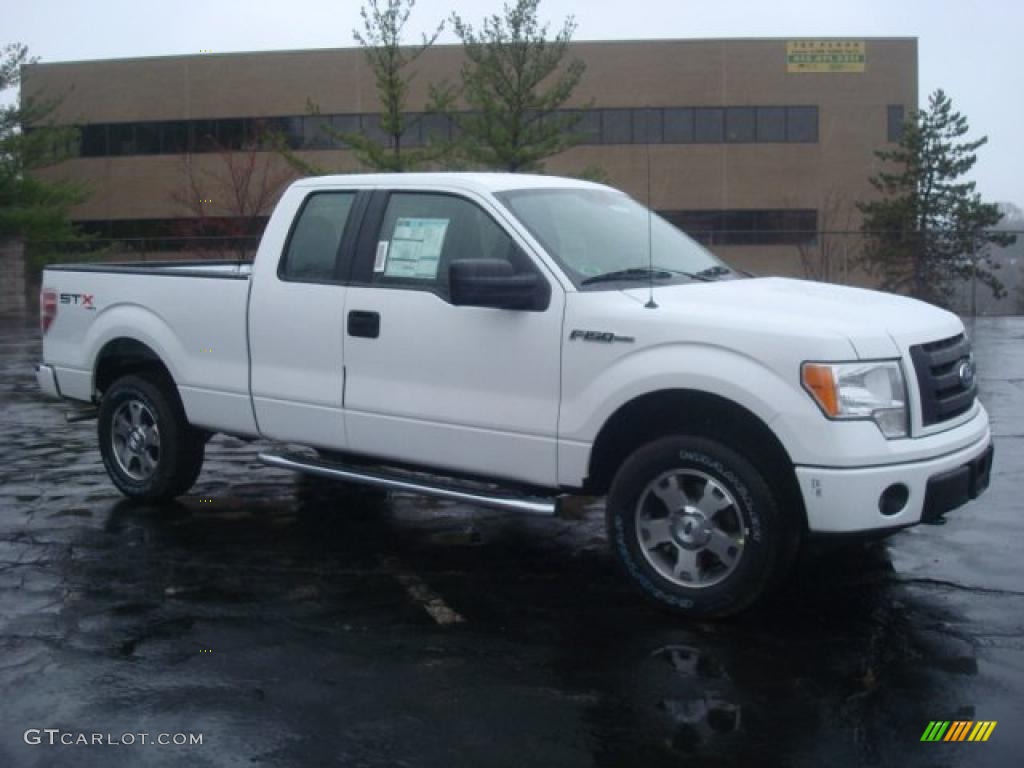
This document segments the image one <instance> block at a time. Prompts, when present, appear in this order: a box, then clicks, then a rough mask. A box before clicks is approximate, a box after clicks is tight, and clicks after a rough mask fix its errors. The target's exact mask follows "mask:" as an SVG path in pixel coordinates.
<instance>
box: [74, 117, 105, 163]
mask: <svg viewBox="0 0 1024 768" xmlns="http://www.w3.org/2000/svg"><path fill="white" fill-rule="evenodd" d="M81 136H82V138H81V149H80V150H79V154H81V156H82V157H106V156H107V155H109V154H110V152H109V151H108V150H107V126H105V125H83V126H82V131H81Z"/></svg>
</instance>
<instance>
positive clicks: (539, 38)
mask: <svg viewBox="0 0 1024 768" xmlns="http://www.w3.org/2000/svg"><path fill="white" fill-rule="evenodd" d="M539 4H540V0H514V2H512V3H511V4H510V3H506V4H505V6H504V13H503V15H501V16H499V15H492V16H489V17H488V18H486V19H484V22H483V26H482V28H481V29H480V30H477V29H475V28H474V27H473V26H472V25H470V24H469V23H467V22H466V21H464V20H463V19H462V18H460V17H459V16H458V15H457V14H454V13H453V14H452V17H451V21H452V26H453V27H454V29H455V34H456V35H457V36H458V37H459V39H460V40H461V41H462V45H463V50H464V54H465V57H466V61H465V63H464V64H463V67H462V72H461V80H462V82H461V88H460V89H458V91H457V90H456V88H455V87H453V86H451V85H448V84H444V85H441V86H439V87H435V88H434V89H433V96H434V104H435V106H436V108H437V109H438V110H440V111H444V112H445V113H446V114H448V115H449V118H450V119H451V121H452V122H453V124H454V127H455V129H456V131H457V133H458V141H457V144H456V150H457V152H458V154H459V155H460V156H461V157H462V158H464V159H465V161H466V162H467V163H468V164H469V165H471V166H482V167H485V168H497V169H502V170H506V171H537V170H541V169H542V168H543V161H544V160H545V159H546V158H548V157H551V156H552V155H556V154H558V153H559V152H562V151H563V150H565V149H568V148H569V147H571V146H573V145H574V144H575V143H577V142H578V137H576V136H575V135H573V130H574V129H575V127H576V126H577V124H578V123H579V120H580V117H579V115H576V114H565V113H562V112H560V111H559V110H561V109H562V107H563V106H564V105H565V104H566V102H567V101H568V100H569V98H570V97H571V96H572V94H573V91H575V89H576V86H577V85H579V82H580V80H581V79H582V77H583V71H584V64H583V62H582V61H580V60H578V59H572V60H568V61H567V60H566V56H567V54H568V49H569V41H570V40H571V38H572V35H573V32H574V31H575V30H576V22H575V20H574V19H573V17H571V16H570V17H568V18H567V19H566V20H565V21H564V23H563V24H562V28H561V30H559V32H558V34H556V35H555V36H554V38H553V39H549V35H548V29H549V28H548V25H547V24H543V25H542V24H541V23H540V21H539V20H538V18H537V7H538V5H539ZM459 101H461V103H462V104H464V105H465V107H467V108H468V111H459V110H457V109H456V107H457V106H458V102H459Z"/></svg>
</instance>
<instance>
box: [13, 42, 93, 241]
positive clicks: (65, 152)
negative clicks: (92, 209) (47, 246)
mask: <svg viewBox="0 0 1024 768" xmlns="http://www.w3.org/2000/svg"><path fill="white" fill-rule="evenodd" d="M35 61H36V59H34V58H31V57H29V55H28V48H27V47H26V46H24V45H22V44H20V43H11V44H9V45H6V46H4V48H3V49H2V52H0V92H3V91H6V90H7V89H9V88H14V87H16V86H18V85H19V84H20V82H21V68H22V66H24V65H25V64H32V63H34V62H35ZM56 107H57V102H55V101H48V100H44V99H41V98H39V97H34V96H31V95H26V94H24V93H23V94H21V99H20V101H19V103H16V104H10V105H7V106H3V107H0V236H16V237H23V238H25V239H26V240H29V241H56V240H68V239H73V238H74V237H75V230H74V227H73V226H72V224H71V221H70V218H69V212H70V209H71V207H72V206H73V205H76V204H78V203H81V202H83V201H84V200H85V199H86V197H87V194H86V190H85V189H84V188H83V187H82V186H81V185H79V184H74V183H71V182H67V181H60V180H54V179H50V180H46V179H44V178H42V177H41V176H40V175H38V174H35V173H33V171H39V170H41V169H43V168H47V167H49V166H53V165H56V164H57V163H60V162H62V161H63V160H66V159H68V158H69V157H71V156H73V155H74V154H75V153H76V151H77V146H78V131H77V130H76V129H74V128H71V127H57V126H54V125H52V124H51V123H50V118H51V116H52V114H53V112H54V110H55V109H56Z"/></svg>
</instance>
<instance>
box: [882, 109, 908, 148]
mask: <svg viewBox="0 0 1024 768" xmlns="http://www.w3.org/2000/svg"><path fill="white" fill-rule="evenodd" d="M886 117H887V126H886V131H885V135H886V139H887V140H888V141H891V142H893V143H894V144H895V143H899V141H900V139H902V138H903V123H904V121H905V120H906V117H905V112H904V110H903V105H902V104H890V105H889V106H888V107H887V108H886Z"/></svg>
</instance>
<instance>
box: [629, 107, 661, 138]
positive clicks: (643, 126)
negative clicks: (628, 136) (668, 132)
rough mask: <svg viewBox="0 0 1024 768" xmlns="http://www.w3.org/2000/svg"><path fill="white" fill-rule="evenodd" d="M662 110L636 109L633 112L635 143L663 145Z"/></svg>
mask: <svg viewBox="0 0 1024 768" xmlns="http://www.w3.org/2000/svg"><path fill="white" fill-rule="evenodd" d="M663 111H664V110H661V109H634V110H632V112H633V143H634V144H661V142H662V135H663V134H662V126H661V115H662V112H663Z"/></svg>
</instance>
